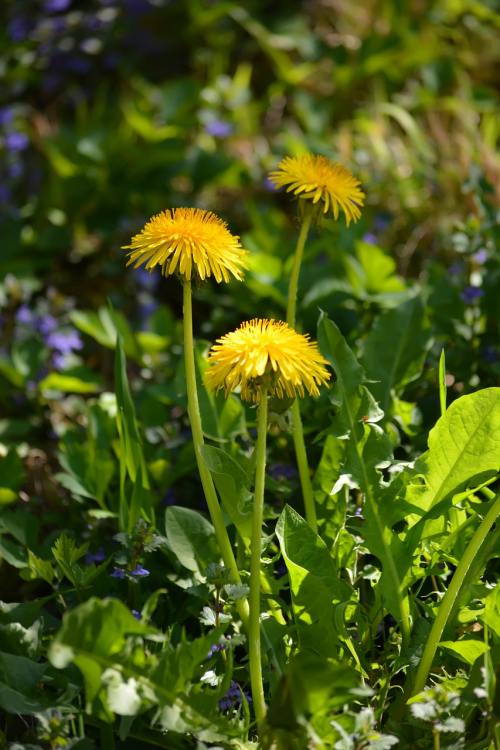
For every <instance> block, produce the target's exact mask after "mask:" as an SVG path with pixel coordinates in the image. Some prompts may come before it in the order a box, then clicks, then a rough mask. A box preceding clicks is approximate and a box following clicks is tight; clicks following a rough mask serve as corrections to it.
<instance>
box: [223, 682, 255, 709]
mask: <svg viewBox="0 0 500 750" xmlns="http://www.w3.org/2000/svg"><path fill="white" fill-rule="evenodd" d="M242 693H243V695H244V696H245V698H246V700H247V703H251V702H252V698H251V697H250V695H249V693H247V692H246V690H245V691H244V690H242V689H241V688H240V686H239V685H238V683H237V682H235V681H234V680H231V685H230V686H229V690H228V691H227V693H226V694H225V695H223V696H222V698H221V699H220V700H219V708H220V710H221V711H229V710H230V709H231V708H238V707H239V706H241V702H242V701H241V695H242Z"/></svg>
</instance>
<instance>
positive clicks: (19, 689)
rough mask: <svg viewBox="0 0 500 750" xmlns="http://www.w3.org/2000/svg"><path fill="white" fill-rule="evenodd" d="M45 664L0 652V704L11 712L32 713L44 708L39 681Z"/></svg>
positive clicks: (45, 667) (44, 669)
mask: <svg viewBox="0 0 500 750" xmlns="http://www.w3.org/2000/svg"><path fill="white" fill-rule="evenodd" d="M46 670H47V664H38V663H37V662H34V661H32V660H31V659H27V658H26V657H24V656H14V655H13V654H7V653H3V652H0V706H1V707H2V708H3V709H4V711H7V712H8V713H11V714H33V713H36V712H37V711H42V710H44V709H45V708H46V703H45V702H41V701H40V693H41V691H40V689H39V682H40V681H41V679H42V677H43V675H44V674H45V672H46Z"/></svg>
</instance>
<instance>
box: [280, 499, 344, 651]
mask: <svg viewBox="0 0 500 750" xmlns="http://www.w3.org/2000/svg"><path fill="white" fill-rule="evenodd" d="M276 535H277V537H278V540H279V544H280V549H281V554H282V555H283V559H284V561H285V564H286V567H287V570H288V575H289V578H290V589H291V594H292V606H293V613H294V618H295V624H296V627H297V632H298V635H299V640H300V644H301V647H302V648H309V649H310V650H311V651H313V652H314V653H316V654H321V655H322V656H335V655H336V654H337V649H338V643H339V641H338V638H339V633H338V632H337V630H336V628H335V624H334V605H335V604H338V603H340V602H343V601H346V600H347V599H349V597H350V594H351V592H350V589H349V587H348V586H347V584H345V583H344V582H343V581H341V580H340V579H339V577H338V573H337V571H336V569H335V565H334V562H333V560H332V558H331V556H330V553H329V552H328V549H327V547H326V545H325V543H324V542H323V540H322V539H321V538H320V537H319V536H318V535H317V534H315V533H314V531H313V530H312V529H311V527H310V526H309V525H308V524H307V523H306V521H305V520H304V519H303V518H302V517H301V516H300V515H299V514H298V513H297V512H296V511H295V510H293V508H291V507H290V506H289V505H287V506H285V508H284V509H283V512H282V513H281V515H280V517H279V519H278V523H277V524H276ZM340 635H343V633H341V634H340Z"/></svg>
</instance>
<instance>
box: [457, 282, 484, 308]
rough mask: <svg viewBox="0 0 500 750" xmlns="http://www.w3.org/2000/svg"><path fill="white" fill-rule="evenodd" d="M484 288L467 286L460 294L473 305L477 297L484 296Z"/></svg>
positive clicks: (467, 303)
mask: <svg viewBox="0 0 500 750" xmlns="http://www.w3.org/2000/svg"><path fill="white" fill-rule="evenodd" d="M483 294H484V290H483V289H481V288H480V287H478V286H466V287H464V289H463V291H462V292H460V296H461V298H462V299H463V301H464V302H465V304H466V305H472V303H473V302H475V301H476V300H477V299H479V298H480V297H482V296H483Z"/></svg>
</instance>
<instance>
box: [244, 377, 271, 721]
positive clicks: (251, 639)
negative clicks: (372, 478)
mask: <svg viewBox="0 0 500 750" xmlns="http://www.w3.org/2000/svg"><path fill="white" fill-rule="evenodd" d="M266 437H267V389H266V388H265V387H262V388H261V390H260V401H259V406H258V410H257V445H256V448H255V488H254V503H253V518H252V549H251V558H250V620H249V624H248V646H249V658H250V682H251V687H252V699H253V705H254V711H255V718H256V719H257V724H258V725H260V724H261V723H262V722H263V720H264V718H265V715H266V703H265V699H264V685H263V681H262V655H261V647H260V558H261V552H262V521H263V515H264V483H265V475H266Z"/></svg>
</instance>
